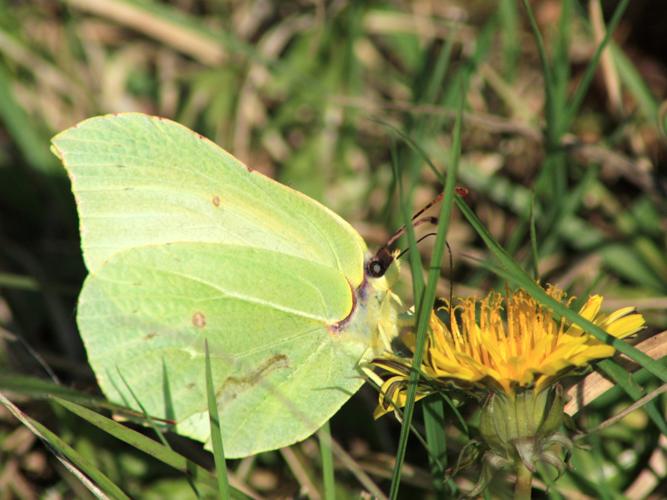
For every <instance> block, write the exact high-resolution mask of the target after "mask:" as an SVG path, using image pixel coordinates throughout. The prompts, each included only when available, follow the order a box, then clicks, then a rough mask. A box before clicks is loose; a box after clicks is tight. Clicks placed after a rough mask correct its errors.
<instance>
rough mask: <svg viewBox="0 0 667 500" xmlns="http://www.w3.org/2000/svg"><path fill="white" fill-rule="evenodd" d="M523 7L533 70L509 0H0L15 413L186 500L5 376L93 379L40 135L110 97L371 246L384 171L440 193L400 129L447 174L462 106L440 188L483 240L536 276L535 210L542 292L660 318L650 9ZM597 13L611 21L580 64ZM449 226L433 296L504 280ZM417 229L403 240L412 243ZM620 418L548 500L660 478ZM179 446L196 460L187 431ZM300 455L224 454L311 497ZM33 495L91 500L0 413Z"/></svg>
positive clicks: (0, 384) (115, 105)
mask: <svg viewBox="0 0 667 500" xmlns="http://www.w3.org/2000/svg"><path fill="white" fill-rule="evenodd" d="M529 4H530V6H531V7H532V14H533V15H534V19H535V22H536V24H537V27H539V30H540V32H541V34H542V37H543V39H544V45H545V55H546V59H547V61H546V64H545V62H544V61H542V60H541V58H540V52H539V50H538V44H537V42H536V38H535V36H534V33H533V32H532V31H531V27H530V23H529V19H528V16H527V11H526V10H525V8H524V6H523V4H522V2H517V1H515V0H496V1H492V0H475V1H462V0H461V1H435V0H415V1H393V2H392V1H373V2H350V1H324V0H321V1H320V0H303V1H278V0H275V1H272V0H249V1H225V0H175V1H172V2H157V1H145V0H144V1H139V0H62V1H49V0H33V1H19V0H15V1H11V0H0V333H1V334H2V335H0V342H2V343H3V347H2V348H1V349H0V354H1V359H0V372H1V375H0V390H9V389H13V394H16V398H15V401H17V402H18V403H19V406H20V407H21V408H22V409H23V410H24V411H26V412H27V413H29V414H30V415H32V416H33V417H34V418H36V419H37V420H40V421H42V422H43V423H45V424H47V426H48V427H50V428H51V429H52V430H54V431H56V432H57V433H58V434H59V435H60V436H61V437H63V438H64V439H66V440H67V441H68V442H70V444H72V445H73V446H74V447H75V448H77V449H78V450H79V451H80V452H81V453H83V454H85V455H86V456H88V457H90V459H91V460H92V461H93V462H94V463H95V464H96V465H97V466H98V467H99V468H100V469H101V470H104V471H105V473H106V474H108V475H109V476H110V477H111V479H112V480H113V481H115V482H116V483H117V484H118V485H119V486H121V487H122V488H123V489H124V490H125V491H126V492H127V493H128V494H130V495H131V496H133V497H137V498H138V497H142V498H143V497H146V498H149V497H151V498H152V497H155V498H160V497H165V496H167V497H168V496H172V497H174V498H175V497H177V496H178V494H180V493H179V492H182V495H184V497H187V496H188V495H193V492H192V489H190V486H189V485H188V483H187V481H186V480H185V479H184V478H183V477H182V476H181V475H178V474H175V473H174V472H173V471H170V470H168V469H167V468H166V467H163V466H159V465H158V464H156V463H153V462H152V461H151V460H150V459H148V458H146V456H144V455H141V454H140V453H138V452H136V451H135V450H132V449H131V448H129V447H126V446H122V445H120V444H118V443H117V442H114V441H113V440H112V439H111V438H109V437H108V436H105V435H102V434H100V433H99V432H96V431H94V430H93V428H92V427H91V428H88V427H85V426H83V425H82V424H81V422H80V421H79V420H76V418H75V417H73V416H71V415H69V414H66V413H65V412H64V411H63V410H62V409H58V408H57V407H54V406H53V405H51V404H48V403H44V402H42V401H39V397H38V396H40V395H41V394H40V391H32V392H31V391H29V390H28V389H27V386H26V385H24V386H21V384H20V383H18V386H17V381H19V382H20V380H22V379H18V378H17V376H18V375H23V376H31V377H47V375H48V373H45V369H44V366H43V365H44V364H46V365H48V366H49V367H50V368H51V369H52V370H53V371H54V372H55V375H56V376H57V377H58V378H59V379H60V380H61V381H62V383H63V384H65V385H67V386H69V387H74V388H76V389H79V390H81V391H83V392H86V393H89V394H96V392H95V391H96V389H95V387H96V386H95V381H94V377H93V375H92V373H91V371H90V369H89V368H88V367H87V365H86V361H85V353H84V351H83V347H82V345H81V342H80V339H79V337H78V334H77V331H76V325H75V321H74V317H75V307H76V296H77V293H78V290H79V287H80V285H81V282H82V280H83V278H84V276H85V269H84V267H83V262H82V260H81V257H80V251H79V241H78V221H77V217H76V212H75V206H74V201H73V199H72V196H71V193H70V190H69V181H68V179H67V177H66V174H65V171H64V169H63V168H62V167H61V166H60V165H59V164H58V162H57V161H56V159H55V157H54V156H52V155H51V154H50V152H49V149H48V148H49V139H50V137H51V136H52V135H54V134H55V133H56V132H58V131H60V130H62V129H64V128H66V127H69V126H71V125H73V124H75V123H77V122H78V121H80V120H82V119H84V118H86V117H89V116H92V115H97V114H103V113H110V112H121V111H130V110H132V111H142V112H145V113H150V114H157V115H162V116H166V117H169V118H172V119H174V120H176V121H178V122H180V123H183V124H184V125H186V126H188V127H190V128H193V129H195V130H196V131H198V132H199V133H201V134H203V135H205V136H207V137H209V138H211V139H212V140H214V141H215V142H217V143H218V144H220V145H221V146H223V147H224V148H225V149H227V150H229V151H230V152H232V153H233V154H234V155H235V156H237V157H238V158H240V159H241V160H243V161H244V162H246V163H247V164H249V165H251V166H252V167H253V168H255V169H257V170H260V171H261V172H263V173H265V174H267V175H270V176H272V177H274V178H276V179H279V180H280V181H281V182H284V183H286V184H289V185H290V186H292V187H294V188H296V189H298V190H301V191H303V192H304V193H306V194H308V195H310V196H312V197H314V198H316V199H318V200H320V201H322V202H324V203H325V204H326V205H327V206H329V207H331V208H332V209H333V210H335V211H336V212H338V213H339V214H341V215H342V216H343V217H344V218H346V219H347V220H348V221H350V222H351V223H352V224H353V225H354V226H355V227H356V228H357V229H358V230H359V231H360V233H361V234H362V236H363V237H364V239H365V240H366V241H367V242H368V244H369V246H370V247H371V248H372V249H373V248H377V247H379V246H381V245H382V244H383V243H384V241H386V239H387V237H388V236H389V235H390V234H391V233H392V232H393V231H394V230H395V229H396V228H397V227H398V226H400V225H401V223H402V219H401V216H400V209H399V204H398V194H397V185H398V182H401V183H403V184H404V185H405V186H408V189H409V190H411V191H412V193H413V197H414V200H413V203H414V208H415V209H417V208H419V207H421V206H423V205H425V204H426V203H428V202H429V201H430V200H431V199H432V198H433V197H435V195H436V194H437V193H438V192H439V190H440V189H441V185H440V184H439V182H438V179H437V178H436V176H435V175H434V174H433V173H432V172H431V171H430V170H429V169H428V168H421V167H422V166H423V164H424V161H423V158H422V157H421V156H420V155H419V154H417V153H415V151H414V150H413V149H412V148H410V147H409V146H408V145H407V144H406V142H405V140H404V138H403V137H404V136H407V137H409V138H410V139H411V140H412V141H414V142H415V143H417V144H418V145H419V146H420V147H421V148H422V149H423V150H424V151H425V152H426V154H427V155H428V156H429V158H430V159H431V160H432V161H433V163H434V164H435V165H437V166H438V167H439V168H441V169H445V168H446V166H447V165H446V164H447V159H448V158H449V157H450V152H449V150H450V146H451V130H452V126H453V118H454V115H455V110H456V107H457V105H458V103H459V102H460V101H461V100H462V99H465V114H464V128H463V142H462V158H461V166H460V169H459V181H458V184H459V185H462V186H465V187H467V188H468V189H469V190H470V194H469V195H468V197H467V201H468V203H469V204H470V205H471V206H472V207H473V208H474V210H475V212H476V213H477V214H478V216H479V217H480V218H481V219H482V220H483V221H484V223H485V224H486V226H487V227H488V229H489V230H490V231H491V233H492V234H493V236H494V237H495V238H496V239H497V240H498V241H499V242H501V243H502V244H503V245H504V246H505V248H507V250H508V251H509V252H510V253H511V254H512V255H513V256H514V257H515V258H516V259H517V260H518V261H519V262H521V263H522V264H524V265H525V267H526V269H531V266H532V263H531V257H530V253H531V246H530V235H529V233H530V216H531V210H532V213H533V214H534V216H535V229H536V241H537V243H538V250H539V257H540V259H539V266H538V267H539V276H540V277H541V279H542V280H543V281H544V282H548V283H554V284H557V285H559V286H560V287H562V288H564V289H566V290H568V292H569V293H572V294H575V295H585V294H587V293H590V292H592V291H594V292H597V293H602V294H604V296H605V307H606V308H608V309H615V308H618V307H622V306H624V305H636V306H637V307H638V308H639V309H640V310H641V311H642V312H643V313H644V314H645V316H646V318H647V320H648V323H649V328H648V330H647V332H646V335H650V334H653V333H656V332H661V331H663V330H665V328H667V314H666V311H667V253H666V252H665V248H666V246H665V243H666V242H665V234H666V229H667V217H666V208H667V201H666V197H665V194H666V191H667V181H666V178H667V176H666V174H667V165H666V161H667V156H666V154H665V153H666V148H665V145H666V142H665V124H666V123H667V121H666V120H665V118H666V117H665V114H664V112H665V109H667V108H665V105H664V103H663V99H665V94H666V93H667V52H665V50H664V48H665V46H667V34H666V33H667V31H665V29H664V27H665V26H667V4H663V3H662V2H655V1H652V2H651V1H649V0H634V1H633V2H627V1H626V2H616V1H604V2H600V1H599V0H589V1H563V2H561V1H555V0H535V1H532V2H529ZM628 4H629V5H628ZM610 23H611V24H613V25H614V26H615V27H616V29H615V31H614V35H613V37H612V38H611V41H610V43H609V45H608V50H606V51H605V53H604V54H603V56H602V58H601V59H600V62H599V64H598V65H597V68H596V70H595V71H591V69H592V67H591V66H590V62H591V60H596V56H595V54H596V47H597V46H598V44H599V43H600V42H601V41H602V40H603V37H604V33H605V30H606V28H605V27H606V26H607V25H609V24H610ZM545 68H546V69H545ZM589 77H590V78H589ZM462 81H466V82H468V85H467V89H466V92H465V95H462V94H461V88H462V87H461V82H462ZM392 165H398V166H399V167H400V171H401V172H402V175H401V176H400V177H399V178H396V177H395V176H394V175H393V173H392ZM426 232H427V231H426ZM448 241H449V244H450V246H451V249H452V257H453V262H454V266H453V268H451V269H450V268H449V267H446V268H445V269H444V271H443V279H442V282H441V284H440V285H439V293H440V294H443V295H446V294H448V293H449V290H450V288H453V291H454V293H455V294H456V295H469V294H481V293H484V292H485V291H486V290H488V289H489V288H491V287H494V286H499V285H500V286H502V285H501V283H502V282H501V281H499V279H498V278H497V277H495V276H494V275H493V274H491V273H490V272H488V271H487V270H486V269H485V267H484V266H483V265H482V264H483V262H484V261H485V260H486V258H487V251H486V249H485V248H484V246H483V245H482V244H481V242H480V240H479V239H478V238H477V237H476V236H475V233H474V232H473V231H472V230H471V229H470V228H469V227H468V226H467V225H466V223H465V221H463V220H461V218H460V216H458V215H457V214H455V216H454V220H453V221H452V226H451V227H450V231H449V237H448ZM430 245H432V239H426V240H425V241H424V242H423V243H422V244H420V249H421V250H422V251H423V253H424V255H425V256H428V255H430ZM407 267H408V266H404V271H405V278H406V279H405V280H403V282H405V283H406V284H405V285H404V290H403V292H404V294H405V295H406V296H409V290H410V286H409V272H408V270H407ZM646 335H645V336H646ZM12 384H14V385H12ZM375 398H376V395H375V392H374V391H373V390H371V389H364V390H362V392H361V393H360V394H359V395H357V396H355V398H353V400H352V401H351V402H350V403H349V404H348V405H347V406H346V407H345V408H344V409H343V411H342V412H341V413H340V414H339V415H337V416H336V417H335V418H334V420H333V422H332V426H333V433H334V438H335V439H336V440H337V441H338V442H339V443H340V444H341V445H342V446H343V448H344V449H345V450H347V453H349V454H350V455H351V456H352V457H353V458H354V460H355V461H356V464H357V465H356V466H357V467H359V469H360V470H362V471H364V472H365V473H367V474H368V475H369V476H370V477H372V479H373V480H374V481H375V482H376V483H377V484H378V485H379V488H380V489H384V490H386V487H387V485H388V482H387V478H388V477H390V475H391V464H392V460H393V453H394V452H395V444H396V439H397V432H398V428H399V426H398V425H397V424H396V423H395V422H394V421H393V420H391V418H390V417H385V418H384V419H381V420H380V421H378V422H374V421H373V420H372V417H371V414H372V410H373V407H374V405H375ZM624 401H625V400H624V399H623V397H622V396H621V395H616V396H615V397H607V399H606V400H604V399H603V400H601V401H600V402H599V404H597V406H595V407H594V408H593V410H592V411H591V412H590V414H589V415H587V416H585V417H584V418H587V419H589V420H588V422H589V423H590V422H596V421H602V420H604V419H605V418H607V416H609V415H610V414H612V413H615V412H616V411H617V410H618V408H619V405H622V404H624ZM634 417H635V418H634V420H631V421H624V423H623V425H621V426H616V427H611V428H610V429H611V431H613V432H611V431H610V432H611V436H609V437H608V439H603V440H600V441H599V442H598V441H596V442H595V443H594V450H593V452H591V453H589V454H587V455H582V456H578V458H577V460H578V461H579V462H577V466H576V471H575V472H573V473H571V474H568V477H567V478H566V481H564V482H563V483H562V486H559V488H561V489H562V491H561V492H562V494H563V495H565V496H566V497H567V498H575V496H569V495H589V496H591V497H596V498H620V496H621V495H623V494H625V495H627V496H628V497H630V498H640V497H641V496H643V495H648V494H650V493H651V492H652V493H653V494H654V495H658V496H656V498H658V497H660V496H661V495H665V494H667V490H665V485H664V484H661V481H662V479H663V477H664V472H663V473H662V475H661V474H657V475H656V474H655V473H653V474H651V473H650V471H651V470H654V469H655V468H656V467H657V465H655V462H652V460H656V458H655V457H656V453H657V454H658V455H660V446H663V447H664V445H665V444H664V443H662V444H661V445H656V442H657V436H658V433H657V431H656V430H655V429H654V428H653V427H652V424H650V423H648V422H647V421H646V419H645V418H644V417H643V415H642V414H635V415H634ZM417 420H419V419H417ZM417 425H419V422H417ZM638 436H639V437H638ZM598 437H600V436H599V435H598ZM661 439H663V438H661ZM174 440H175V442H176V445H177V446H181V447H183V449H184V450H185V451H184V453H186V454H188V456H192V457H195V460H197V461H199V462H200V463H202V464H204V465H208V466H210V463H211V462H210V456H208V454H207V453H205V452H203V451H202V450H201V449H199V447H198V445H196V444H194V443H189V442H184V441H179V440H177V439H175V438H174ZM413 441H414V440H413ZM454 443H456V439H454ZM314 446H315V444H314V443H313V442H311V441H306V442H305V443H303V444H300V445H295V446H293V447H291V448H290V449H288V450H283V451H281V452H275V453H269V454H265V455H262V456H260V457H256V458H251V459H248V460H243V461H239V462H234V463H232V464H231V467H232V469H233V471H234V474H235V475H236V476H237V477H238V479H239V481H240V482H242V483H244V484H246V485H248V487H249V488H251V489H252V490H253V491H254V492H255V493H257V494H258V495H268V496H274V495H275V496H282V497H293V496H297V495H298V494H299V493H300V492H301V493H307V494H314V493H313V492H316V490H317V488H318V486H317V485H318V481H319V477H318V472H317V470H318V465H317V463H316V462H317V460H318V454H317V452H316V449H314ZM456 453H457V450H453V451H452V458H451V461H450V462H455V461H456ZM623 453H625V455H623ZM582 457H583V458H582ZM591 457H592V458H591ZM337 460H338V464H337V479H338V488H339V493H340V495H341V496H342V497H344V496H346V495H349V496H350V497H354V496H355V495H357V494H358V492H359V491H362V490H363V489H364V487H362V486H361V485H360V484H359V483H358V482H357V480H356V479H355V473H354V472H353V471H352V472H351V470H350V466H349V464H346V462H345V461H344V460H341V458H340V456H338V457H337ZM586 460H588V461H589V462H590V463H588V462H587V461H586ZM662 460H663V462H662V464H663V467H664V456H662ZM663 470H664V468H663ZM647 471H648V472H647ZM404 474H405V477H404V481H403V482H404V485H405V489H404V490H402V494H404V495H406V497H407V496H409V495H419V496H423V495H427V494H428V495H432V494H433V493H432V481H431V479H430V477H429V471H428V463H427V460H426V457H425V456H424V453H423V449H422V448H421V446H420V445H419V443H418V442H414V443H412V445H411V448H410V450H409V453H408V465H407V466H406V469H404ZM644 474H649V476H651V477H652V478H653V479H654V480H653V482H650V481H648V480H647V479H646V476H645V475H644ZM475 475H476V473H475V471H474V469H473V470H472V471H469V472H467V473H463V475H462V478H461V479H460V480H461V481H462V482H463V483H466V481H467V483H468V484H470V483H471V482H473V483H474V481H475ZM308 481H310V484H309V483H308ZM647 481H648V482H647ZM463 483H462V484H463ZM559 484H561V483H559ZM631 488H636V489H634V490H633V489H631ZM642 488H643V489H642ZM46 493H48V495H49V496H48V498H69V497H71V495H77V496H83V497H85V496H86V495H90V494H89V493H87V491H86V490H85V489H84V488H83V487H82V486H81V485H80V484H79V482H78V480H77V479H75V478H74V476H72V475H71V473H69V472H67V470H66V469H65V468H64V467H63V466H62V465H61V464H60V463H59V462H58V461H57V460H55V459H54V457H53V455H52V454H51V453H49V452H48V450H46V449H45V448H44V447H43V446H41V445H40V444H39V443H38V441H37V440H36V439H35V438H34V436H32V434H31V433H30V431H28V430H27V429H26V428H25V427H22V426H21V425H20V424H19V423H18V422H17V421H16V420H15V419H14V418H13V417H11V416H10V415H9V414H8V413H7V411H5V410H4V409H2V407H0V499H5V498H37V497H38V496H39V495H42V494H46ZM640 493H641V495H640V496H635V495H638V494H640ZM151 495H152V496H151ZM576 498H584V496H579V497H576Z"/></svg>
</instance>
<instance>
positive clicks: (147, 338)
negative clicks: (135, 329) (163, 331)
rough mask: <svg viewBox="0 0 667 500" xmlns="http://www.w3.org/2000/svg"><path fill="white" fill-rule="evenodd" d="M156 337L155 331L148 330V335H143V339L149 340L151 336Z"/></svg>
mask: <svg viewBox="0 0 667 500" xmlns="http://www.w3.org/2000/svg"><path fill="white" fill-rule="evenodd" d="M155 337H157V333H155V332H150V333H149V334H148V335H146V336H145V337H144V340H151V339H153V338H155Z"/></svg>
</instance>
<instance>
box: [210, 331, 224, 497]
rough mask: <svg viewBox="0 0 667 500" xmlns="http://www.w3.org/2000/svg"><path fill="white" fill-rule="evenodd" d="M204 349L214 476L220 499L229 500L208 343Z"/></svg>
mask: <svg viewBox="0 0 667 500" xmlns="http://www.w3.org/2000/svg"><path fill="white" fill-rule="evenodd" d="M204 348H205V350H206V396H207V399H208V418H209V422H210V424H211V442H212V443H213V457H214V458H215V471H216V476H217V477H218V493H219V495H220V498H229V481H228V479H227V464H226V462H225V451H224V448H223V446H222V429H221V428H220V416H219V415H218V401H217V399H216V397H215V388H214V386H213V375H212V373H211V357H210V356H209V352H208V341H205V342H204Z"/></svg>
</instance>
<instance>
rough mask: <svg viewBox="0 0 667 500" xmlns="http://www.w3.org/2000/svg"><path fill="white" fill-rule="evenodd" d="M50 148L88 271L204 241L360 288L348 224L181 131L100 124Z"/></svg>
mask: <svg viewBox="0 0 667 500" xmlns="http://www.w3.org/2000/svg"><path fill="white" fill-rule="evenodd" d="M52 143H53V150H54V152H55V154H56V155H57V156H58V157H59V158H60V159H61V160H62V162H63V164H64V165H65V167H66V168H67V172H68V173H69V176H70V179H71V181H72V190H73V192H74V195H75V197H76V201H77V207H78V210H79V218H80V224H81V226H80V228H81V240H82V241H81V243H82V248H83V255H84V259H85V262H86V266H87V267H88V270H89V271H91V272H93V271H95V269H97V268H98V267H99V266H100V265H102V263H103V262H104V261H105V260H106V259H108V258H109V257H110V256H112V255H113V254H115V253H117V252H120V251H123V250H126V249H130V248H137V247H142V246H145V245H153V244H162V243H169V242H176V241H201V242H214V243H234V244H241V245H245V246H250V247H256V248H266V249H270V250H276V251H279V252H282V253H285V254H288V255H294V256H297V257H303V258H304V259H306V260H310V261H313V262H317V263H320V264H323V265H327V266H330V267H334V268H336V269H339V270H340V271H341V272H342V273H343V274H344V275H345V276H346V277H347V278H348V280H349V281H350V283H351V285H352V286H353V287H355V288H356V287H357V286H358V285H359V284H360V283H361V281H362V280H363V258H364V252H365V251H366V245H365V243H364V241H363V239H362V238H361V237H360V236H359V234H358V233H357V232H356V231H355V230H354V228H352V227H351V226H350V225H349V224H348V223H347V222H346V221H345V220H343V219H342V218H341V217H339V216H338V215H336V214H335V213H334V212H332V211H331V210H329V209H328V208H326V207H324V206H323V205H321V204H320V203H318V202H316V201H315V200H313V199H311V198H309V197H307V196H305V195H303V194H302V193H299V192H298V191H295V190H293V189H290V188H289V187H287V186H285V185H283V184H280V183H278V182H275V181H273V180H272V179H270V178H268V177H266V176H264V175H262V174H261V173H259V172H257V171H253V170H250V169H248V168H247V167H246V166H245V165H243V164H242V163H241V162H240V161H239V160H237V159H236V158H234V157H233V156H231V155H230V154H229V153H227V152H226V151H224V150H223V149H221V148H220V147H218V146H217V145H216V144H214V143H212V142H211V141H209V140H208V139H206V138H204V137H202V136H200V135H198V134H196V133H194V132H192V131H191V130H189V129H187V128H186V127H184V126H182V125H180V124H178V123H175V122H173V121H170V120H167V119H164V118H158V117H153V116H147V115H144V114H141V113H122V114H118V115H107V116H99V117H94V118H90V119H88V120H85V121H83V122H81V123H79V124H78V125H77V126H75V127H72V128H70V129H68V130H66V131H64V132H62V133H60V134H58V135H57V136H55V137H54V138H53V140H52Z"/></svg>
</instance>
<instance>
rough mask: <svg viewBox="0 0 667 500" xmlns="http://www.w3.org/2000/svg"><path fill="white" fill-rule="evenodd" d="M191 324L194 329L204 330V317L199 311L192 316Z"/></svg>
mask: <svg viewBox="0 0 667 500" xmlns="http://www.w3.org/2000/svg"><path fill="white" fill-rule="evenodd" d="M192 324H193V326H194V327H195V328H204V327H205V326H206V316H204V313H203V312H201V311H197V312H196V313H194V314H193V315H192Z"/></svg>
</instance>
